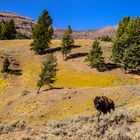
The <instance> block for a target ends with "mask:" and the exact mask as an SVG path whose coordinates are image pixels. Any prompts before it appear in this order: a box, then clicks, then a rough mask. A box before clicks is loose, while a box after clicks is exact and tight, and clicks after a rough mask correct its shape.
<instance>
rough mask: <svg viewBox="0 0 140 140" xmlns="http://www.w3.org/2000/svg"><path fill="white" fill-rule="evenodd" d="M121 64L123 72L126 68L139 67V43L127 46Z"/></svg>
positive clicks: (134, 68)
mask: <svg viewBox="0 0 140 140" xmlns="http://www.w3.org/2000/svg"><path fill="white" fill-rule="evenodd" d="M121 64H122V68H123V69H124V71H125V73H126V71H127V70H136V69H138V68H140V45H137V44H133V45H131V46H130V47H129V48H127V49H126V50H125V53H124V57H123V60H122V63H121Z"/></svg>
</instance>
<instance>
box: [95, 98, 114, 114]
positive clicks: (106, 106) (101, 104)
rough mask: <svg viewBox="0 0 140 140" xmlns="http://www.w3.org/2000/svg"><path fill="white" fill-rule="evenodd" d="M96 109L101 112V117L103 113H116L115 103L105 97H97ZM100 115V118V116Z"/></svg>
mask: <svg viewBox="0 0 140 140" xmlns="http://www.w3.org/2000/svg"><path fill="white" fill-rule="evenodd" d="M94 107H95V108H96V109H97V110H98V111H99V113H100V115H101V113H103V114H107V113H108V112H109V113H110V112H111V109H112V110H113V111H115V104H114V102H113V101H112V100H111V99H109V98H107V97H105V96H97V97H95V99H94ZM100 115H99V116H100Z"/></svg>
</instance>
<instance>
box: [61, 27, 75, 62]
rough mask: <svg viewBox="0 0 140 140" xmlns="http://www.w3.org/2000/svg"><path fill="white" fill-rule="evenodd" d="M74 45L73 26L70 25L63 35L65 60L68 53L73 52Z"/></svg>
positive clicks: (62, 47)
mask: <svg viewBox="0 0 140 140" xmlns="http://www.w3.org/2000/svg"><path fill="white" fill-rule="evenodd" d="M73 45H74V39H73V37H72V29H71V26H70V25H68V29H67V30H66V31H65V33H64V35H63V37H62V44H61V52H62V54H63V60H66V59H67V54H69V53H70V52H71V49H72V46H73Z"/></svg>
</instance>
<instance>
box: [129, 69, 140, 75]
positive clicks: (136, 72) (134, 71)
mask: <svg viewBox="0 0 140 140" xmlns="http://www.w3.org/2000/svg"><path fill="white" fill-rule="evenodd" d="M128 74H134V75H140V69H138V70H129V72H128Z"/></svg>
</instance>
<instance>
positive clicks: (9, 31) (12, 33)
mask: <svg viewBox="0 0 140 140" xmlns="http://www.w3.org/2000/svg"><path fill="white" fill-rule="evenodd" d="M16 33H17V32H16V27H15V23H14V20H13V19H11V20H10V21H6V22H4V23H2V25H1V39H3V40H6V39H7V40H10V39H15V38H16Z"/></svg>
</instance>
